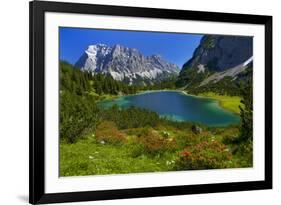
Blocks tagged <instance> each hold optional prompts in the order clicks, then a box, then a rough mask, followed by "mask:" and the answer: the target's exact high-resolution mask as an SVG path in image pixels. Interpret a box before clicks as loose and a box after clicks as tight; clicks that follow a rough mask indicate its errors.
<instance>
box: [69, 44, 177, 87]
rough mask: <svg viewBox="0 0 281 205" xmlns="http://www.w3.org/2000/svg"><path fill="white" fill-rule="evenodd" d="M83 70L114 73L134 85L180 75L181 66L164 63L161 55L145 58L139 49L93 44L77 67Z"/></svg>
mask: <svg viewBox="0 0 281 205" xmlns="http://www.w3.org/2000/svg"><path fill="white" fill-rule="evenodd" d="M75 66H76V67H78V68H80V69H81V70H83V71H88V72H91V73H93V74H95V73H104V74H110V75H111V76H112V77H113V78H114V79H115V80H119V81H122V80H128V81H129V82H131V83H134V81H136V80H139V79H140V78H141V79H149V80H153V79H157V78H160V77H161V78H163V76H166V77H168V76H171V75H177V74H178V72H179V68H178V66H176V65H175V64H172V63H169V62H167V61H166V60H164V59H163V58H162V57H161V56H160V55H152V56H144V55H142V54H141V53H140V51H138V50H137V49H135V48H128V47H125V46H122V45H119V44H117V45H114V46H112V47H111V46H107V45H105V44H95V45H90V46H88V48H87V49H86V50H85V52H84V53H83V54H82V56H81V57H80V59H79V60H78V61H77V62H76V64H75Z"/></svg>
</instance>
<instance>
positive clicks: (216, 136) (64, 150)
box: [60, 125, 247, 176]
mask: <svg viewBox="0 0 281 205" xmlns="http://www.w3.org/2000/svg"><path fill="white" fill-rule="evenodd" d="M140 129H142V128H140ZM150 129H151V130H152V132H154V133H158V134H159V135H160V133H163V131H166V132H168V133H169V134H170V135H169V137H168V138H165V139H166V140H168V141H170V140H174V141H175V142H176V147H175V149H174V150H168V149H164V150H162V151H161V153H154V154H153V153H151V152H149V150H147V149H143V147H141V146H139V145H140V144H141V141H138V140H139V138H138V137H136V135H137V133H138V132H139V131H140V130H139V129H130V130H129V131H128V130H119V131H120V132H122V133H123V134H124V135H125V136H126V141H125V142H122V143H121V144H113V143H105V144H102V143H100V141H99V140H97V138H96V136H95V135H94V134H90V135H87V136H85V137H84V139H80V140H78V142H76V143H73V144H67V143H64V142H61V143H60V175H61V176H83V175H103V174H121V173H123V174H124V173H141V172H155V171H158V172H159V171H171V170H173V166H174V163H175V161H176V160H177V158H178V157H179V153H180V152H181V151H182V150H183V149H184V147H186V146H187V145H192V144H194V145H195V144H198V143H202V142H204V141H209V142H211V141H218V142H220V143H221V142H222V141H223V140H224V139H226V138H228V137H229V136H234V135H237V133H238V129H237V128H235V127H232V128H231V127H229V128H213V129H212V130H205V131H203V132H202V133H201V134H198V135H194V134H193V133H192V131H191V130H189V129H185V130H179V129H178V128H175V127H163V126H161V125H160V126H157V127H155V128H150ZM134 139H136V140H134ZM156 146H157V145H156ZM228 147H229V150H231V149H232V146H231V145H228ZM218 154H220V153H218ZM240 161H241V157H239V158H237V157H236V156H233V158H232V160H231V162H230V163H231V165H230V167H241V166H245V165H242V164H240V163H239V162H240ZM246 166H247V164H246Z"/></svg>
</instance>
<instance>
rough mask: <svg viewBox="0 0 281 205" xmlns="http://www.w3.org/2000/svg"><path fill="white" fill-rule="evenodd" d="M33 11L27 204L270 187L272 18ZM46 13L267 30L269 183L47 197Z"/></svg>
mask: <svg viewBox="0 0 281 205" xmlns="http://www.w3.org/2000/svg"><path fill="white" fill-rule="evenodd" d="M29 12H30V34H29V35H30V39H29V42H30V59H29V61H30V73H29V77H30V86H29V88H30V90H29V92H30V107H29V116H30V117H29V122H30V128H29V132H30V144H29V147H30V150H29V151H30V158H29V159H30V165H29V169H30V170H29V202H30V203H31V204H43V203H57V202H74V201H91V200H106V199H122V198H137V197H154V196H167V195H183V194H199V193H214V192H230V191H242V190H260V189H271V188H272V17H271V16H261V15H248V14H247V15H246V14H230V13H215V12H201V11H200V12H199V11H184V10H169V9H155V8H137V7H124V6H104V5H93V4H77V3H61V2H60V3H59V2H45V1H44V2H43V1H33V2H30V5H29ZM46 12H62V13H77V14H78V13H79V14H98V15H111V16H131V17H150V18H162V19H182V20H197V21H208V22H216V21H217V22H227V23H244V24H259V25H264V27H265V65H264V66H265V133H264V136H265V180H263V181H247V182H235V183H218V184H200V185H199V184H198V185H183V186H168V187H153V188H135V189H119V190H107V191H86V192H71V193H53V194H49V193H45V188H44V187H45V165H44V163H45V161H44V153H45V146H44V138H45V136H44V131H45V126H44V123H45V120H44V119H45V91H44V90H45V80H44V78H45V74H44V73H45V72H44V61H45V59H44V31H45V28H44V25H45V23H44V19H45V16H44V15H45V13H46Z"/></svg>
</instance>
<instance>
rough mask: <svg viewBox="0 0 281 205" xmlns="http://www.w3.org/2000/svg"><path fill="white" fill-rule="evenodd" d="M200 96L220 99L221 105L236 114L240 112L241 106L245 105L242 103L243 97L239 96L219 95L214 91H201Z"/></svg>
mask: <svg viewBox="0 0 281 205" xmlns="http://www.w3.org/2000/svg"><path fill="white" fill-rule="evenodd" d="M199 96H203V97H209V98H212V99H215V100H218V101H219V103H220V106H221V107H223V108H225V109H227V110H229V111H231V112H234V113H236V114H240V109H239V106H241V107H243V104H242V103H241V98H240V97H239V96H227V95H218V94H216V93H213V92H207V93H201V94H199Z"/></svg>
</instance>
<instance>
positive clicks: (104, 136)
mask: <svg viewBox="0 0 281 205" xmlns="http://www.w3.org/2000/svg"><path fill="white" fill-rule="evenodd" d="M125 139H126V138H125V136H124V134H123V133H122V132H120V131H119V130H118V128H117V127H116V124H115V123H114V122H111V121H103V122H101V123H100V124H99V125H98V126H97V130H96V140H97V142H100V143H111V144H120V143H122V142H124V141H125Z"/></svg>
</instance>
